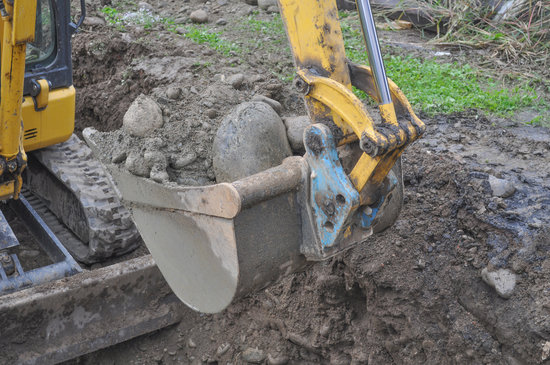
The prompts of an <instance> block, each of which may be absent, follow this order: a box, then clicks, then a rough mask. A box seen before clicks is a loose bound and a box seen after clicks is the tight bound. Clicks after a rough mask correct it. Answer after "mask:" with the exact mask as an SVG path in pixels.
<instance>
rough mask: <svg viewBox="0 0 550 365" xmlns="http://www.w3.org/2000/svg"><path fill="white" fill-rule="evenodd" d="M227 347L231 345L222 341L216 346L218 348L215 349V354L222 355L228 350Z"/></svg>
mask: <svg viewBox="0 0 550 365" xmlns="http://www.w3.org/2000/svg"><path fill="white" fill-rule="evenodd" d="M229 347H231V346H230V345H229V344H228V343H224V344H221V345H220V346H218V349H217V350H216V356H218V357H219V356H223V355H224V354H225V353H226V352H227V351H228V350H229Z"/></svg>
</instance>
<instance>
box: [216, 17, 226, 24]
mask: <svg viewBox="0 0 550 365" xmlns="http://www.w3.org/2000/svg"><path fill="white" fill-rule="evenodd" d="M226 24H227V20H225V19H224V18H220V19H218V20H216V25H226Z"/></svg>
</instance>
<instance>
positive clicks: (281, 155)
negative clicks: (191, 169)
mask: <svg viewBox="0 0 550 365" xmlns="http://www.w3.org/2000/svg"><path fill="white" fill-rule="evenodd" d="M212 154H213V168H214V172H215V174H216V180H217V181H218V182H232V181H236V180H238V179H241V178H244V177H246V176H250V175H253V174H256V173H258V172H261V171H264V170H267V169H269V168H271V167H275V166H277V165H279V164H281V162H282V161H283V159H285V158H286V157H288V156H290V155H292V150H291V149H290V145H289V144H288V140H287V137H286V130H285V126H284V123H283V121H282V120H281V118H280V117H279V116H278V115H277V113H275V111H273V109H272V108H271V107H270V106H269V105H267V104H265V103H262V102H248V103H243V104H240V105H238V106H237V107H236V108H234V109H233V110H232V111H231V112H230V113H229V114H228V115H227V116H226V117H225V118H224V119H223V120H222V122H221V124H220V127H219V128H218V131H217V133H216V136H215V138H214V143H213V147H212Z"/></svg>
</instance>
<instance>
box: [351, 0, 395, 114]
mask: <svg viewBox="0 0 550 365" xmlns="http://www.w3.org/2000/svg"><path fill="white" fill-rule="evenodd" d="M356 2H357V11H358V13H359V19H360V20H361V28H362V29H363V37H364V39H365V44H366V46H367V54H368V57H369V64H370V67H371V70H372V75H373V77H374V85H375V87H376V92H377V94H378V98H379V102H380V104H390V103H391V102H392V99H391V94H390V87H389V86H388V78H387V77H386V70H385V68H384V60H383V59H382V52H380V43H379V42H378V35H377V34H376V26H375V25H374V18H373V16H372V10H371V7H370V3H369V0H356Z"/></svg>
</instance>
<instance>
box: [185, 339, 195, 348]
mask: <svg viewBox="0 0 550 365" xmlns="http://www.w3.org/2000/svg"><path fill="white" fill-rule="evenodd" d="M187 346H188V347H189V348H191V349H194V348H195V347H197V344H196V343H195V341H193V339H192V338H190V339H189V340H188V341H187Z"/></svg>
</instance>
